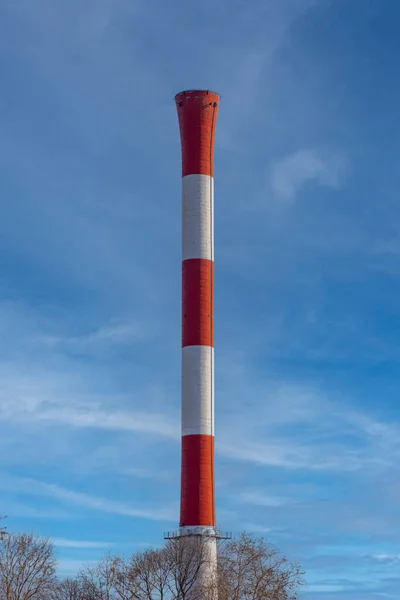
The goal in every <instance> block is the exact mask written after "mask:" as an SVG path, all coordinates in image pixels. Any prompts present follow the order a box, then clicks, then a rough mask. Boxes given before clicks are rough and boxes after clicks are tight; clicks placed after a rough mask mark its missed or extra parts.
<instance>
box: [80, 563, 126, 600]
mask: <svg viewBox="0 0 400 600" xmlns="http://www.w3.org/2000/svg"><path fill="white" fill-rule="evenodd" d="M118 560H119V559H118V558H116V557H112V556H110V555H107V556H105V557H104V558H103V559H102V560H101V561H100V562H99V563H98V564H97V565H96V566H95V567H86V569H85V570H83V571H82V572H81V573H80V574H79V576H78V581H79V584H80V586H81V590H82V595H83V598H84V599H85V600H115V599H116V598H117V597H118V595H117V594H116V591H115V581H116V569H117V565H118Z"/></svg>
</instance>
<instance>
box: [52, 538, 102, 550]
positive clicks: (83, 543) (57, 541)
mask: <svg viewBox="0 0 400 600" xmlns="http://www.w3.org/2000/svg"><path fill="white" fill-rule="evenodd" d="M51 542H52V543H53V544H54V545H55V546H58V547H59V548H111V547H112V546H113V544H112V543H111V542H90V541H87V540H68V539H66V538H51Z"/></svg>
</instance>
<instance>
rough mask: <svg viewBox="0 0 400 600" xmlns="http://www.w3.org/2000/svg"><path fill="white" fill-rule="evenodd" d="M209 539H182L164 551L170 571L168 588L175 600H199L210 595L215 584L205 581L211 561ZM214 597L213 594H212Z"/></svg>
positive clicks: (173, 542)
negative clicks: (204, 575) (205, 574)
mask: <svg viewBox="0 0 400 600" xmlns="http://www.w3.org/2000/svg"><path fill="white" fill-rule="evenodd" d="M207 542H208V538H207V537H204V538H203V537H200V536H199V537H198V536H193V537H181V538H178V539H176V540H170V541H169V542H168V544H167V546H166V548H165V550H164V552H165V554H166V557H167V564H168V570H169V578H168V587H169V590H170V592H171V594H172V598H173V599H174V600H198V599H204V598H206V597H207V596H209V595H210V593H211V592H212V590H211V589H209V588H213V587H214V586H215V582H214V581H213V580H212V579H211V578H209V579H208V580H207V581H205V580H204V577H203V573H204V568H205V567H206V566H207V563H208V561H209V559H210V557H209V544H208V543H207ZM211 595H212V593H211Z"/></svg>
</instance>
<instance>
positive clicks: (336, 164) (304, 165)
mask: <svg viewBox="0 0 400 600" xmlns="http://www.w3.org/2000/svg"><path fill="white" fill-rule="evenodd" d="M344 169H345V163H344V160H343V158H341V157H340V156H339V155H334V154H326V153H323V152H322V153H321V152H318V151H316V150H310V149H302V150H298V151H297V152H295V153H293V154H290V155H289V156H285V157H283V158H282V159H280V160H277V161H275V162H273V163H272V165H271V167H270V185H271V189H272V192H273V193H274V195H275V196H276V197H277V198H278V199H282V200H285V201H292V200H293V199H294V198H295V197H296V195H297V194H298V193H299V192H300V191H301V190H302V188H303V187H304V186H305V185H306V184H307V183H309V182H315V183H317V184H318V185H322V186H327V187H337V186H338V185H339V184H340V183H342V179H343V175H344Z"/></svg>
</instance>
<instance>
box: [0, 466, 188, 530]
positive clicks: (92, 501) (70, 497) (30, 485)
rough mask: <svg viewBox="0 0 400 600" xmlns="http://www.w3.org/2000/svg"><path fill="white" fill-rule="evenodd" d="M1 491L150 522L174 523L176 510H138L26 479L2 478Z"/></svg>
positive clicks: (114, 501)
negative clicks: (50, 499)
mask: <svg viewBox="0 0 400 600" xmlns="http://www.w3.org/2000/svg"><path fill="white" fill-rule="evenodd" d="M1 481H2V489H4V490H8V491H10V490H11V491H21V492H24V493H29V494H30V495H34V496H45V497H50V498H54V499H56V500H59V501H61V502H65V503H67V504H73V505H76V506H78V507H82V508H91V509H94V510H98V511H100V512H106V513H111V514H114V515H120V516H127V517H133V518H139V519H149V520H151V521H171V522H172V521H175V519H176V514H177V513H176V510H175V508H173V509H166V508H162V509H159V508H153V509H151V508H138V507H134V506H130V505H128V504H125V503H124V502H119V501H118V500H108V499H107V498H100V497H97V496H91V495H90V494H86V493H83V492H75V491H74V490H69V489H67V488H64V487H61V486H59V485H56V484H51V483H44V482H41V481H36V480H34V479H28V478H16V477H7V476H2V479H1Z"/></svg>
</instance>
